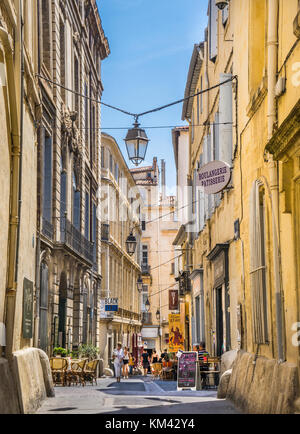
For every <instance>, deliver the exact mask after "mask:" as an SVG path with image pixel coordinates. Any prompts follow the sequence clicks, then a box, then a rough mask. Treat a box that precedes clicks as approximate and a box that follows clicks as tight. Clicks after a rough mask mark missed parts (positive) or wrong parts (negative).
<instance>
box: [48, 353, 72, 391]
mask: <svg viewBox="0 0 300 434" xmlns="http://www.w3.org/2000/svg"><path fill="white" fill-rule="evenodd" d="M49 362H50V368H51V373H52V379H53V383H54V386H56V385H57V384H61V385H62V386H65V383H66V371H67V368H68V361H67V359H64V358H63V357H51V358H50V360H49Z"/></svg>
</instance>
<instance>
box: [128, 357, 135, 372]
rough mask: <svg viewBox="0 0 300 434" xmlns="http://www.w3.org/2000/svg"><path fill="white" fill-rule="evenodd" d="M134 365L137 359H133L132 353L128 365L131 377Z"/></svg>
mask: <svg viewBox="0 0 300 434" xmlns="http://www.w3.org/2000/svg"><path fill="white" fill-rule="evenodd" d="M134 364H135V358H134V357H133V354H132V353H130V356H129V363H128V365H129V375H132V374H133V368H134Z"/></svg>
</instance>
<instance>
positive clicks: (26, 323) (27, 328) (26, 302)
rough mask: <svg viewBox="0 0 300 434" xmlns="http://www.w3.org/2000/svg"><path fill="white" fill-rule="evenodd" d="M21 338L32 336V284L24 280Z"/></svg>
mask: <svg viewBox="0 0 300 434" xmlns="http://www.w3.org/2000/svg"><path fill="white" fill-rule="evenodd" d="M22 329H23V338H24V339H31V338H32V336H33V282H31V281H30V280H28V279H26V278H24V282H23V327H22Z"/></svg>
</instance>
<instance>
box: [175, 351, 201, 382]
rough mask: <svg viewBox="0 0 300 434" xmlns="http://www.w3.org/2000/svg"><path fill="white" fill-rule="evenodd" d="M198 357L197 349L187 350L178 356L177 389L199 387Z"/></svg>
mask: <svg viewBox="0 0 300 434" xmlns="http://www.w3.org/2000/svg"><path fill="white" fill-rule="evenodd" d="M197 358H198V354H197V352H196V351H186V352H183V353H181V354H180V355H179V357H178V368H177V369H178V372H177V390H184V389H191V390H196V388H197Z"/></svg>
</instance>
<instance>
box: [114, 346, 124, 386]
mask: <svg viewBox="0 0 300 434" xmlns="http://www.w3.org/2000/svg"><path fill="white" fill-rule="evenodd" d="M123 357H124V351H123V350H122V344H121V343H120V342H119V343H118V345H117V349H115V350H114V353H113V359H114V367H115V376H116V377H117V383H120V381H121V368H122V365H123Z"/></svg>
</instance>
